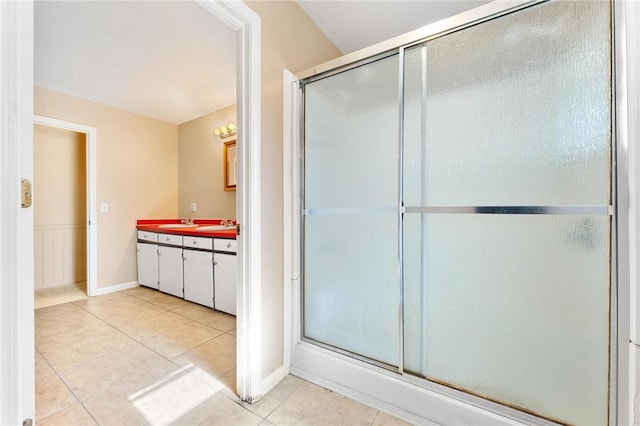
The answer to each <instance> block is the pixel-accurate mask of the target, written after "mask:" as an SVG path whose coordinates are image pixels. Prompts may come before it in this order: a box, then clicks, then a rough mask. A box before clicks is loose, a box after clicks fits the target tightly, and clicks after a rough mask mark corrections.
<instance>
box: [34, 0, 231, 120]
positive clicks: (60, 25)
mask: <svg viewBox="0 0 640 426" xmlns="http://www.w3.org/2000/svg"><path fill="white" fill-rule="evenodd" d="M235 46H236V45H235V34H234V33H233V31H232V30H231V29H230V28H228V27H227V26H226V25H224V24H223V23H222V22H221V21H219V20H218V19H217V18H215V17H214V16H213V15H212V14H210V13H209V12H207V11H206V10H205V9H203V8H202V7H201V6H199V5H198V4H196V3H194V2H160V1H154V2H131V1H124V2H123V1H118V2H111V1H110V2H107V1H72V2H53V1H37V2H36V4H35V84H36V85H38V86H42V87H47V88H50V89H54V90H57V91H60V92H63V93H67V94H70V95H73V96H77V97H80V98H85V99H90V100H93V101H96V102H99V103H103V104H106V105H111V106H115V107H118V108H121V109H124V110H127V111H130V112H134V113H138V114H142V115H145V116H148V117H153V118H157V119H160V120H164V121H168V122H170V123H176V124H179V123H183V122H185V121H189V120H192V119H194V118H197V117H200V116H202V115H204V114H207V113H210V112H213V111H217V110H219V109H221V108H224V107H227V106H229V105H233V104H235V103H236V102H235V52H236V47H235Z"/></svg>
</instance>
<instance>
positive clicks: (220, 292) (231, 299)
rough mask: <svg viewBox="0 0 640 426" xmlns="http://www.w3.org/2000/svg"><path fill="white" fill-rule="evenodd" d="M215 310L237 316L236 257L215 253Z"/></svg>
mask: <svg viewBox="0 0 640 426" xmlns="http://www.w3.org/2000/svg"><path fill="white" fill-rule="evenodd" d="M213 259H214V260H215V262H214V265H215V266H214V273H215V308H216V310H218V311H222V312H226V313H228V314H231V315H235V314H236V256H235V255H232V254H223V253H215V254H214V256H213Z"/></svg>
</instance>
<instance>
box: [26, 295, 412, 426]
mask: <svg viewBox="0 0 640 426" xmlns="http://www.w3.org/2000/svg"><path fill="white" fill-rule="evenodd" d="M35 324H36V327H35V338H36V345H35V346H36V423H37V424H38V425H43V426H44V425H65V426H76V425H78V426H79V425H95V424H99V425H114V426H116V425H117V426H124V425H147V424H153V425H160V424H162V425H164V424H175V425H258V424H260V425H271V424H274V425H377V426H382V425H404V424H405V423H403V422H401V421H399V420H397V419H395V418H393V417H391V416H389V415H387V414H385V413H382V412H379V411H377V410H375V409H373V408H370V407H367V406H365V405H363V404H360V403H358V402H355V401H353V400H350V399H349V398H346V397H344V396H341V395H339V394H336V393H334V392H331V391H329V390H326V389H324V388H321V387H319V386H316V385H314V384H311V383H309V382H306V381H304V380H302V379H300V378H298V377H295V376H287V377H286V378H285V379H284V380H283V381H282V382H280V383H279V384H278V385H277V386H276V387H275V388H274V389H273V390H272V391H271V392H269V393H268V394H267V395H265V396H264V397H263V398H262V399H261V400H260V401H259V402H257V403H256V404H253V405H250V404H246V403H243V402H241V401H239V399H238V398H237V396H236V395H235V374H236V370H235V357H236V349H235V340H236V336H235V317H233V316H231V315H226V314H223V313H220V312H215V311H213V310H211V309H207V308H205V307H202V306H199V305H196V304H192V303H190V302H186V301H184V300H181V299H178V298H175V297H173V296H169V295H165V294H163V293H160V292H158V291H155V290H151V289H147V288H144V287H137V288H133V289H130V290H125V291H122V292H118V293H112V294H109V295H105V296H98V297H92V298H87V299H82V300H78V301H74V302H69V303H64V304H60V305H56V306H49V307H44V308H41V309H37V310H36V312H35Z"/></svg>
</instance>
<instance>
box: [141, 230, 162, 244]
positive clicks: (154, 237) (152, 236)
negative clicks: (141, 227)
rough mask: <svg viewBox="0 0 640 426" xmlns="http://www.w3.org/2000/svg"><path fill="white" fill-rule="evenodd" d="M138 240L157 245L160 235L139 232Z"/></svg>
mask: <svg viewBox="0 0 640 426" xmlns="http://www.w3.org/2000/svg"><path fill="white" fill-rule="evenodd" d="M138 239H139V240H140V241H149V242H152V243H157V242H158V234H156V233H155V232H148V231H138Z"/></svg>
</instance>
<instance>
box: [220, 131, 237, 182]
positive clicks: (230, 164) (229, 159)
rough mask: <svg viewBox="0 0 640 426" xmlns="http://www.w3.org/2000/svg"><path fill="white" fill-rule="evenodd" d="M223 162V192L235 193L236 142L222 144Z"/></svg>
mask: <svg viewBox="0 0 640 426" xmlns="http://www.w3.org/2000/svg"><path fill="white" fill-rule="evenodd" d="M222 157H223V158H222V159H223V161H224V167H223V169H224V190H225V191H235V190H236V164H237V162H238V161H237V157H236V141H229V142H225V143H224V148H223V156H222Z"/></svg>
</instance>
